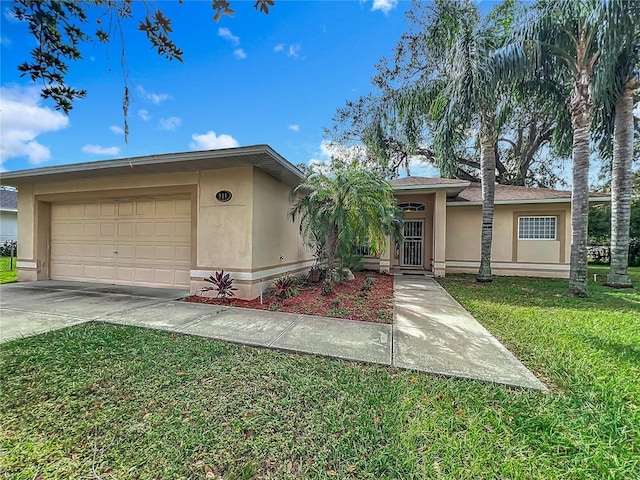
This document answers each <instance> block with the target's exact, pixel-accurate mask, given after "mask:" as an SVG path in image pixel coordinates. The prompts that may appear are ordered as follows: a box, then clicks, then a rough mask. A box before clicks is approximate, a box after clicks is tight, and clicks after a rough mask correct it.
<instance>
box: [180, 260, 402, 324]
mask: <svg viewBox="0 0 640 480" xmlns="http://www.w3.org/2000/svg"><path fill="white" fill-rule="evenodd" d="M354 275H355V277H356V278H355V280H349V281H344V282H335V283H334V293H332V294H331V295H327V296H324V295H322V294H321V293H320V292H321V289H322V282H320V283H317V284H314V285H310V286H302V287H299V292H300V293H299V294H298V295H296V296H295V297H291V298H287V299H285V300H283V301H280V300H278V299H275V298H273V297H264V298H263V303H260V299H259V298H256V299H254V300H238V299H228V300H222V299H217V298H209V297H201V296H199V295H193V296H191V297H188V298H187V299H186V300H187V301H188V302H197V303H208V304H213V305H225V306H231V307H241V308H255V309H258V310H271V311H277V312H289V313H302V314H306V315H320V316H323V317H336V318H348V319H350V320H359V321H363V322H375V323H391V322H392V321H393V277H392V276H391V275H384V274H381V273H376V272H354ZM369 275H371V276H372V277H373V278H374V283H373V286H372V287H371V290H369V292H366V294H365V293H364V292H362V291H361V287H362V285H363V284H364V281H365V277H367V276H369ZM333 299H339V300H340V304H339V305H338V307H337V308H333V307H332V305H331V300H333Z"/></svg>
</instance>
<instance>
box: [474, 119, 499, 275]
mask: <svg viewBox="0 0 640 480" xmlns="http://www.w3.org/2000/svg"><path fill="white" fill-rule="evenodd" d="M495 146H496V130H495V123H494V118H493V115H490V114H487V113H481V115H480V170H481V175H482V237H481V244H480V269H479V270H478V276H477V277H476V280H477V281H478V282H491V281H492V280H493V277H492V275H491V243H492V241H493V206H494V199H495V191H496V153H495Z"/></svg>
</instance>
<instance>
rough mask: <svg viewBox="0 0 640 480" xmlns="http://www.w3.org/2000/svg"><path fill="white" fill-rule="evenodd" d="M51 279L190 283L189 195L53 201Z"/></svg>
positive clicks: (159, 284) (169, 284) (156, 284)
mask: <svg viewBox="0 0 640 480" xmlns="http://www.w3.org/2000/svg"><path fill="white" fill-rule="evenodd" d="M50 248H51V253H50V255H51V260H50V270H51V273H50V275H51V278H52V279H54V280H78V281H88V282H101V283H113V284H119V285H142V286H154V287H184V288H189V286H190V259H191V201H190V198H189V197H158V198H120V199H112V200H108V199H107V200H101V201H91V202H82V203H53V204H51V243H50Z"/></svg>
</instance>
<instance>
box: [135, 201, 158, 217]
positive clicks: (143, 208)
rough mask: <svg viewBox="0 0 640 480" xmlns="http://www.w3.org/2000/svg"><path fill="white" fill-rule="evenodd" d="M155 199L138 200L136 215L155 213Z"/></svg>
mask: <svg viewBox="0 0 640 480" xmlns="http://www.w3.org/2000/svg"><path fill="white" fill-rule="evenodd" d="M155 203H156V202H154V201H138V202H136V206H135V209H136V215H154V214H155Z"/></svg>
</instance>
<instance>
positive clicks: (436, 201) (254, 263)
mask: <svg viewBox="0 0 640 480" xmlns="http://www.w3.org/2000/svg"><path fill="white" fill-rule="evenodd" d="M303 178H304V176H303V174H302V173H301V172H300V171H299V170H298V169H297V168H295V167H294V166H293V165H291V164H290V163H289V162H287V161H286V160H285V159H284V158H283V157H281V156H280V155H279V154H278V153H276V152H275V151H274V150H273V149H271V148H270V147H269V146H267V145H258V146H252V147H240V148H233V149H225V150H212V151H201V152H186V153H177V154H166V155H154V156H147V157H138V158H131V159H118V160H107V161H101V162H91V163H82V164H75V165H62V166H56V167H44V168H37V169H30V170H22V171H15V172H5V173H3V176H2V182H3V183H5V184H8V185H13V186H17V187H19V194H18V207H19V209H20V212H21V215H20V218H19V221H18V231H19V234H20V238H21V239H22V240H21V242H20V245H19V250H18V281H31V280H42V279H50V278H51V279H66V280H80V281H95V282H103V283H116V284H131V285H146V286H154V287H176V288H185V289H190V290H191V291H192V292H195V291H196V290H198V289H199V288H200V287H202V286H203V285H204V284H205V283H204V282H203V279H204V278H206V277H208V276H209V275H210V274H211V273H213V272H214V271H218V270H222V269H224V270H225V271H228V272H230V273H231V274H232V277H233V278H234V279H235V285H236V286H237V287H238V291H237V292H236V294H237V296H238V297H240V298H255V297H257V296H258V295H259V294H260V292H261V289H262V288H263V287H264V286H265V282H267V281H269V280H271V279H273V278H276V277H278V276H281V275H282V274H284V273H286V272H291V273H294V272H302V271H305V270H307V269H308V268H309V267H310V266H311V265H312V263H313V258H312V255H311V253H310V252H309V251H308V250H307V249H306V248H305V247H304V243H303V241H302V239H301V237H300V233H299V227H298V225H297V224H294V223H292V222H291V221H290V220H289V218H288V215H287V213H288V210H289V206H290V204H289V192H290V191H291V189H292V188H293V187H294V186H296V185H298V184H299V183H300V182H301V181H302V180H303ZM392 185H393V187H394V189H395V191H396V196H397V198H398V202H399V203H400V205H401V206H402V208H403V210H404V211H405V242H404V243H403V244H401V245H399V246H396V245H389V248H387V251H386V252H384V253H383V254H382V255H380V256H379V257H367V258H366V262H365V263H366V265H367V266H368V267H370V268H375V269H379V270H380V271H383V272H400V271H420V272H427V273H431V274H434V275H444V274H445V273H448V272H475V271H476V270H477V268H478V264H479V258H480V229H481V206H480V200H481V198H480V188H479V186H478V185H475V184H470V183H469V182H466V181H460V180H449V179H438V178H436V179H433V178H417V177H409V178H405V179H400V180H395V181H393V182H392ZM570 197H571V193H570V192H564V191H556V190H545V189H531V188H525V187H506V186H497V187H496V209H495V220H494V241H493V271H494V273H496V274H498V275H500V274H504V275H531V276H555V277H566V276H568V271H569V266H568V259H569V245H570V228H571V227H570V213H571V205H570V200H571V198H570ZM599 200H600V201H606V200H607V199H606V198H603V197H600V198H599Z"/></svg>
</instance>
